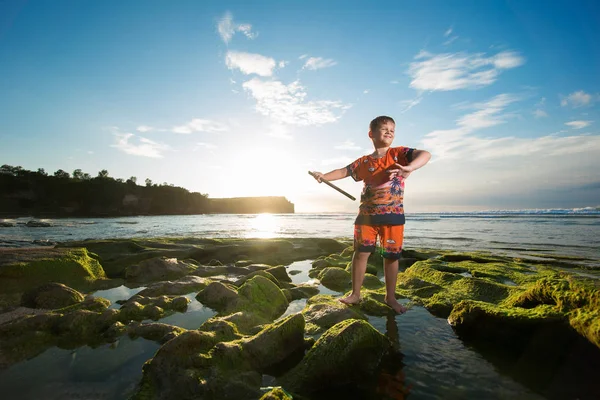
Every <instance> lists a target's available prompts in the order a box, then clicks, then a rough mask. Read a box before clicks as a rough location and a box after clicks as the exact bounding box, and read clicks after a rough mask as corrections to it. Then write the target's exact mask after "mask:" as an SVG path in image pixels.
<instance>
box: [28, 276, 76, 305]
mask: <svg viewBox="0 0 600 400" xmlns="http://www.w3.org/2000/svg"><path fill="white" fill-rule="evenodd" d="M83 300H84V296H83V295H82V294H81V293H79V292H78V291H77V290H75V289H72V288H70V287H68V286H66V285H63V284H62V283H56V282H51V283H46V284H44V285H42V286H39V287H37V288H35V289H33V290H30V291H28V292H26V293H24V294H23V297H22V300H21V305H23V306H25V307H30V308H43V309H48V310H53V309H57V308H64V307H68V306H71V305H73V304H76V303H80V302H82V301H83Z"/></svg>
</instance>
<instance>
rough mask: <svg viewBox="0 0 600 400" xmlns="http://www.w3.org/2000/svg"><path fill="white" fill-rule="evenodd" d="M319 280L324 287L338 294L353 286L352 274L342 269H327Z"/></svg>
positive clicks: (320, 275)
mask: <svg viewBox="0 0 600 400" xmlns="http://www.w3.org/2000/svg"><path fill="white" fill-rule="evenodd" d="M318 278H319V280H320V281H321V284H322V285H323V286H325V287H326V288H328V289H331V290H335V291H338V292H341V291H343V290H346V289H347V288H349V287H350V284H351V277H350V274H349V273H348V272H347V271H345V270H343V269H341V268H335V267H327V268H325V269H323V270H322V271H321V273H320V274H319V277H318Z"/></svg>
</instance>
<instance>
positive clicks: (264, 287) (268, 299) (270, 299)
mask: <svg viewBox="0 0 600 400" xmlns="http://www.w3.org/2000/svg"><path fill="white" fill-rule="evenodd" d="M238 294H239V296H240V303H239V306H238V307H237V309H238V310H240V311H248V312H252V313H255V314H257V315H259V316H261V317H263V318H266V319H270V320H274V319H276V318H278V317H279V316H281V315H282V314H283V313H284V312H285V310H287V307H288V305H289V303H288V301H287V299H286V297H285V295H284V294H283V292H282V291H281V289H280V288H279V287H278V286H277V285H276V284H275V283H273V282H272V281H270V280H269V279H267V278H265V277H263V276H260V275H257V276H254V277H253V278H251V279H250V280H248V281H246V282H245V283H244V284H243V285H242V286H241V287H240V288H239V289H238Z"/></svg>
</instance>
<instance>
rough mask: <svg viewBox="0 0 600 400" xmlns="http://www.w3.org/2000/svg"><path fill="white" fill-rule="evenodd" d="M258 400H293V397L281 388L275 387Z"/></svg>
mask: <svg viewBox="0 0 600 400" xmlns="http://www.w3.org/2000/svg"><path fill="white" fill-rule="evenodd" d="M260 400H293V397H292V395H291V394H289V393H287V392H286V391H285V390H283V389H282V388H281V387H275V388H273V389H271V390H269V391H268V392H267V393H265V394H263V396H262V397H261V398H260Z"/></svg>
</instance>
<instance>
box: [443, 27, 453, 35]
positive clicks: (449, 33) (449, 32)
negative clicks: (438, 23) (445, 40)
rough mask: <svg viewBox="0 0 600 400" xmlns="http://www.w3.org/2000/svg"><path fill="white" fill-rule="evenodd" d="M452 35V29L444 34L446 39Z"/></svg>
mask: <svg viewBox="0 0 600 400" xmlns="http://www.w3.org/2000/svg"><path fill="white" fill-rule="evenodd" d="M451 34H452V27H450V28H448V30H447V31H446V32H444V37H448V36H450V35H451Z"/></svg>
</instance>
